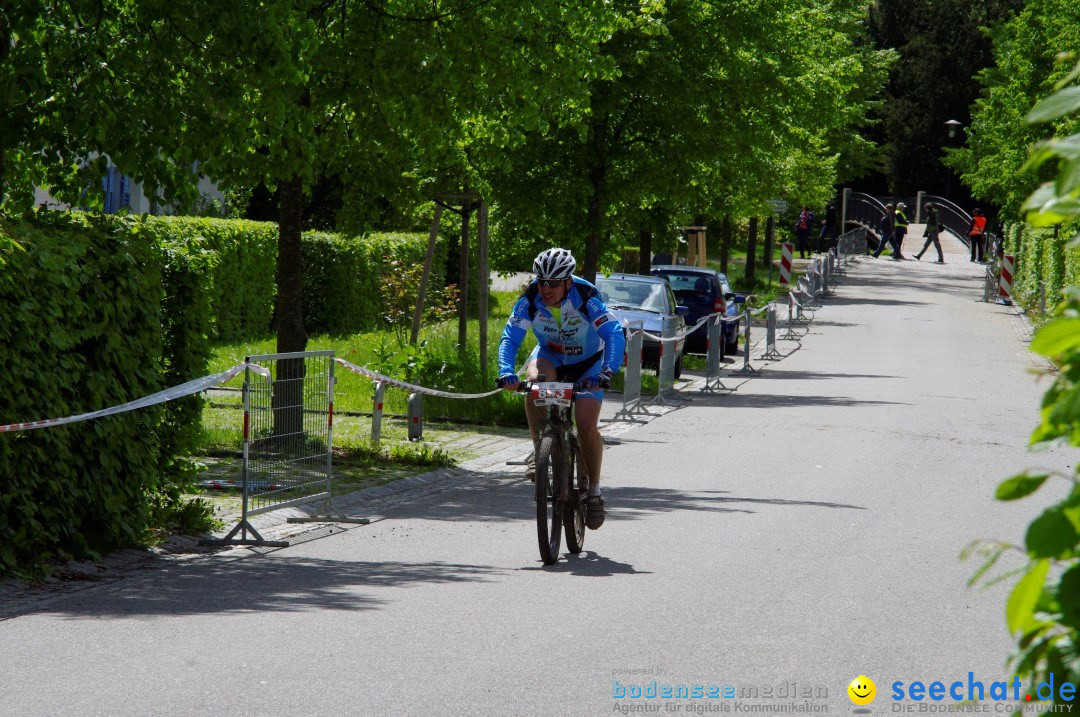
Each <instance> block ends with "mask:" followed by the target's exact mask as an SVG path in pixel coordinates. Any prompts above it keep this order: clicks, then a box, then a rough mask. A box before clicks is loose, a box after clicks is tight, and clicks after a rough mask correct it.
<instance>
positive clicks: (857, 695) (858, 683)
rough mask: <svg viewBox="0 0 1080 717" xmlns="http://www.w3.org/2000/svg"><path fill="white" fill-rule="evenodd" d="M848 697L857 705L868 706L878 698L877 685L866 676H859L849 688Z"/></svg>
mask: <svg viewBox="0 0 1080 717" xmlns="http://www.w3.org/2000/svg"><path fill="white" fill-rule="evenodd" d="M847 695H848V697H850V698H851V701H852V702H854V703H855V704H857V705H868V704H870V703H871V702H873V701H874V698H875V697H877V685H875V684H874V681H873V680H871V679H870V678H869V677H867V676H866V675H859V676H858V677H856V678H855V679H854V680H852V681H851V684H850V685H848V686H847Z"/></svg>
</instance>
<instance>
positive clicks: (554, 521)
mask: <svg viewBox="0 0 1080 717" xmlns="http://www.w3.org/2000/svg"><path fill="white" fill-rule="evenodd" d="M562 453H563V450H562V446H561V445H560V443H559V441H556V440H555V436H553V435H550V434H548V435H545V436H544V437H543V438H542V439H541V440H540V450H539V452H538V453H537V455H536V537H537V539H538V541H539V543H540V559H541V560H543V561H544V565H551V564H553V563H555V562H556V561H557V560H558V559H559V545H560V543H561V542H562V535H561V531H562V516H563V505H562V499H561V497H560V496H561V495H562V490H561V486H562V481H564V480H565V479H566V460H565V459H564V458H563V455H562Z"/></svg>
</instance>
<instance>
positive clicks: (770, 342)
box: [761, 304, 780, 361]
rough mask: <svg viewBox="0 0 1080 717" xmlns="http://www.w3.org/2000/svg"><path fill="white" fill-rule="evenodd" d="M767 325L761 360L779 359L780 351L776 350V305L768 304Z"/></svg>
mask: <svg viewBox="0 0 1080 717" xmlns="http://www.w3.org/2000/svg"><path fill="white" fill-rule="evenodd" d="M768 309H769V313H768V314H767V317H768V318H767V323H766V327H765V353H763V354H762V355H761V358H763V359H766V360H770V361H771V360H775V359H779V358H780V350H779V349H777V348H776V304H769V306H768Z"/></svg>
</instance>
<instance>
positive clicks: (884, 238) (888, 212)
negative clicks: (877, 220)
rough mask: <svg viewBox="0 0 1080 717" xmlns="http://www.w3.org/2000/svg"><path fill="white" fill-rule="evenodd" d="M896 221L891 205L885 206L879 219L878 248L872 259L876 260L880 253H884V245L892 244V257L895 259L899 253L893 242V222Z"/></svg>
mask: <svg viewBox="0 0 1080 717" xmlns="http://www.w3.org/2000/svg"><path fill="white" fill-rule="evenodd" d="M895 219H896V214H895V212H894V211H893V205H891V204H886V205H885V215H884V216H883V217H881V225H880V226H879V227H878V230H879V231H880V232H881V241H879V242H878V247H877V249H876V250H875V251H874V258H875V259H877V258H878V257H879V256H881V252H883V251H885V245H886V244H892V247H893V256H894V257H895V256H896V255H897V254H899V253H900V249H899V248H897V246H896V242H895V241H893V220H895Z"/></svg>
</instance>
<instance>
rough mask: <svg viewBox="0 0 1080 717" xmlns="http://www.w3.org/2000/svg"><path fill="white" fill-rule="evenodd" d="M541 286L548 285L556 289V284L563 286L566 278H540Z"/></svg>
mask: <svg viewBox="0 0 1080 717" xmlns="http://www.w3.org/2000/svg"><path fill="white" fill-rule="evenodd" d="M538 281H539V282H540V286H546V287H548V288H549V289H554V288H555V287H556V286H561V285H562V283H563V282H564V281H566V279H539V280H538Z"/></svg>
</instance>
